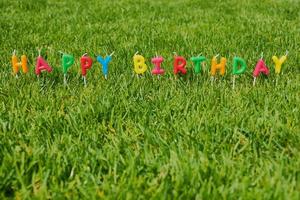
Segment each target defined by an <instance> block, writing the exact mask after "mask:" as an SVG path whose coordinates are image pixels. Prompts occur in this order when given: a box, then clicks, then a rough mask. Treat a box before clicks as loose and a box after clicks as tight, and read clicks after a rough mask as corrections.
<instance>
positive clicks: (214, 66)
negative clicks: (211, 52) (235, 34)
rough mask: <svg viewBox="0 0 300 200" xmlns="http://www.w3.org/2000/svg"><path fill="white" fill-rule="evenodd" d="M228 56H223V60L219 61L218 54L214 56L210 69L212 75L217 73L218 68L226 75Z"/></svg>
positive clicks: (221, 73)
mask: <svg viewBox="0 0 300 200" xmlns="http://www.w3.org/2000/svg"><path fill="white" fill-rule="evenodd" d="M226 61H227V60H226V58H224V57H222V58H221V62H220V63H217V56H215V57H213V59H212V61H211V69H210V74H211V75H212V76H215V75H216V72H217V70H219V71H220V75H222V76H224V74H225V70H226Z"/></svg>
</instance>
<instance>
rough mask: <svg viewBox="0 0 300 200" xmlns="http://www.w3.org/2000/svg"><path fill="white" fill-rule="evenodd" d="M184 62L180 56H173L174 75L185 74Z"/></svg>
mask: <svg viewBox="0 0 300 200" xmlns="http://www.w3.org/2000/svg"><path fill="white" fill-rule="evenodd" d="M185 66H186V60H185V58H184V57H182V56H175V57H174V74H178V73H181V74H186V72H187V70H186V68H185Z"/></svg>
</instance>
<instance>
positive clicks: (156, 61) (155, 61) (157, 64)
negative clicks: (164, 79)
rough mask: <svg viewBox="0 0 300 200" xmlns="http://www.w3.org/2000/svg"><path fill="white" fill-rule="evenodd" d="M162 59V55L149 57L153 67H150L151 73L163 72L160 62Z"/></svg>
mask: <svg viewBox="0 0 300 200" xmlns="http://www.w3.org/2000/svg"><path fill="white" fill-rule="evenodd" d="M163 61H164V58H163V57H162V56H156V57H154V58H152V59H151V62H152V63H153V64H154V68H153V69H152V71H151V73H152V74H153V75H158V77H159V75H162V74H164V73H165V70H164V69H162V68H161V63H162V62H163Z"/></svg>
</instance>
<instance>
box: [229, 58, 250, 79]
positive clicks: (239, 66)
mask: <svg viewBox="0 0 300 200" xmlns="http://www.w3.org/2000/svg"><path fill="white" fill-rule="evenodd" d="M246 68H247V64H246V61H245V60H244V59H242V58H240V57H234V58H233V69H232V74H233V75H237V74H243V73H244V72H245V71H246Z"/></svg>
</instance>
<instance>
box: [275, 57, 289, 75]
mask: <svg viewBox="0 0 300 200" xmlns="http://www.w3.org/2000/svg"><path fill="white" fill-rule="evenodd" d="M286 59H287V54H286V55H285V56H282V57H281V58H280V59H278V58H277V56H273V57H272V60H273V62H274V63H275V73H276V74H280V72H281V66H282V64H283V63H284V62H285V61H286Z"/></svg>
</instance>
